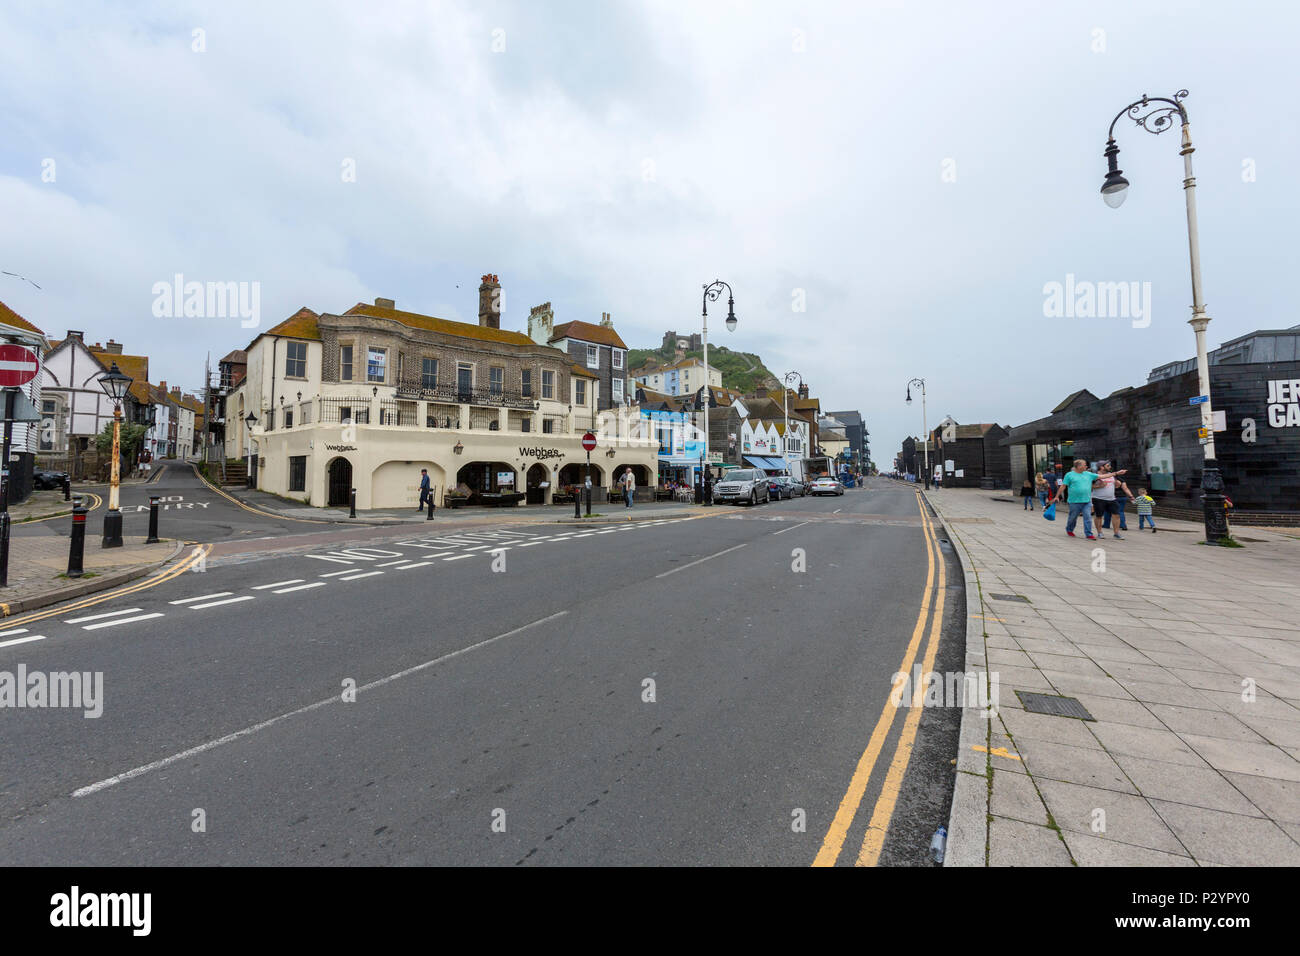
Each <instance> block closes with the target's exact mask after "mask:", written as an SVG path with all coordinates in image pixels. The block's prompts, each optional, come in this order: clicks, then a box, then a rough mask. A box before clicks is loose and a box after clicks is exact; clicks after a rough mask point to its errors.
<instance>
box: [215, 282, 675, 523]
mask: <svg viewBox="0 0 1300 956" xmlns="http://www.w3.org/2000/svg"><path fill="white" fill-rule="evenodd" d="M500 289H501V286H500V282H499V280H498V279H497V277H496V276H495V275H485V276H484V277H483V281H482V284H481V285H480V286H479V314H478V323H477V324H472V323H469V322H458V321H453V320H449V319H442V318H437V317H435V316H430V315H424V314H421V313H417V312H407V311H403V310H401V309H398V308H397V305H396V303H395V302H394V301H393V300H391V299H382V298H381V299H376V300H375V302H374V304H373V305H367V304H357V305H354V306H353V307H352V308H350V309H348V310H347V311H345V312H341V313H321V314H318V313H316V312H313V311H312V310H310V309H306V308H304V309H300V310H299V311H298V312H297V313H295V314H294V315H293V316H291V317H290V318H288V319H286V320H285V321H284V322H281V323H280V324H279V325H277V326H275V327H274V328H272V329H270V330H268V331H267V332H264V333H261V334H260V335H258V336H257V337H256V338H255V339H254V340H253V341H252V342H250V343H249V345H248V347H247V348H246V349H245V350H244V353H245V362H246V365H245V368H246V374H245V376H244V377H243V378H242V379H241V380H240V382H239V383H238V385H237V386H235V387H234V388H232V389H231V390H230V393H229V394H228V395H227V396H226V400H225V409H226V430H225V434H226V455H227V457H228V458H237V457H244V456H251V457H252V460H253V467H252V469H251V471H252V473H253V475H254V476H255V477H254V480H255V482H256V485H257V487H259V488H261V489H263V490H265V491H270V492H273V493H275V494H279V495H283V496H286V497H291V498H296V499H300V500H305V501H307V502H308V503H309V504H313V505H343V504H346V503H347V502H348V500H349V497H350V494H351V491H352V489H354V488H355V489H356V493H357V507H359V508H396V507H408V506H409V507H411V508H414V507H416V503H417V500H418V488H419V481H420V469H422V468H423V469H427V470H428V472H429V476H430V480H431V482H432V484H433V487H434V490H435V494H436V496H437V500H438V502H439V504H440V505H441V504H443V503H444V500H445V498H446V496H447V495H448V494H449V493H450V494H452V495H453V496H454V498H453V499H452V500H451V501H450V503H456V504H459V503H461V502H462V501H463V502H465V503H468V504H470V505H475V504H484V505H500V504H525V503H527V504H546V503H550V502H551V501H552V500H553V499H554V497H555V496H556V495H557V494H560V493H562V492H564V491H566V490H567V489H568V488H569V487H570V486H572V485H573V484H575V483H578V482H580V481H581V480H582V478H583V474H584V468H585V464H586V461H587V455H586V452H585V451H584V450H583V448H582V445H581V438H582V435H583V433H584V432H586V431H587V430H588V429H591V430H593V431H597V432H598V433H600V434H601V435H602V443H601V447H600V448H599V449H598V450H597V451H596V452H595V453H594V454H593V455H592V467H591V474H592V483H593V485H594V486H595V487H596V488H597V489H598V490H600V489H604V488H606V487H608V486H609V485H610V484H611V481H612V479H613V477H614V475H615V473H617V472H621V470H622V468H623V467H631V468H633V470H634V472H635V473H636V474H637V475H638V479H639V481H640V482H641V483H645V482H648V481H649V480H650V478H651V476H652V475H653V474H654V469H655V463H656V453H657V446H656V445H655V443H654V442H653V441H652V440H651V439H650V438H648V437H642V436H641V435H640V434H639V432H638V430H637V429H636V428H634V427H630V426H629V425H628V419H627V416H625V415H623V416H620V415H618V414H616V413H613V412H610V413H606V414H604V415H602V413H601V410H600V409H599V407H598V404H599V390H598V385H599V383H600V377H599V372H598V370H595V369H589V368H588V367H587V366H586V365H585V364H581V365H580V364H577V363H575V362H574V361H573V360H572V358H571V356H570V354H569V353H568V352H567V351H564V350H561V349H559V348H556V347H553V346H551V345H550V344H547V343H539V342H537V341H535V340H534V339H532V338H530V337H529V336H527V335H525V334H523V333H522V332H514V331H509V330H507V329H503V328H501V312H500V308H499V302H500ZM593 426H594V427H593Z"/></svg>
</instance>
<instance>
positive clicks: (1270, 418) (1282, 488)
mask: <svg viewBox="0 0 1300 956" xmlns="http://www.w3.org/2000/svg"><path fill="white" fill-rule="evenodd" d="M1209 365H1210V392H1211V396H1212V398H1213V407H1214V410H1215V417H1216V419H1218V420H1217V421H1216V423H1215V432H1214V443H1215V452H1216V455H1217V456H1218V461H1219V469H1220V471H1221V472H1222V474H1223V480H1224V485H1225V494H1226V495H1227V496H1228V497H1229V498H1230V499H1231V500H1232V502H1233V504H1234V506H1235V508H1234V512H1233V515H1234V518H1235V519H1236V520H1238V521H1243V520H1244V521H1246V522H1247V523H1249V522H1251V521H1257V522H1261V523H1273V522H1277V523H1288V524H1291V523H1300V326H1295V327H1293V328H1290V329H1280V330H1262V331H1258V332H1251V333H1250V334H1249V335H1243V336H1241V337H1240V338H1236V339H1233V340H1232V341H1230V342H1225V343H1224V344H1223V345H1221V346H1220V347H1219V348H1217V349H1215V350H1214V351H1212V352H1210V353H1209ZM1197 394H1198V388H1197V378H1196V360H1195V359H1187V360H1185V361H1181V362H1173V363H1170V364H1168V365H1162V366H1160V367H1159V368H1156V369H1153V370H1152V371H1151V374H1150V375H1149V376H1148V379H1147V384H1145V385H1142V386H1140V387H1138V388H1122V389H1120V390H1119V391H1116V392H1113V393H1111V394H1110V395H1107V396H1106V397H1105V398H1098V397H1097V396H1095V395H1093V394H1092V393H1091V392H1089V391H1087V390H1086V389H1084V390H1081V391H1079V392H1075V393H1074V394H1072V395H1070V396H1069V397H1068V398H1067V399H1066V400H1065V401H1063V402H1062V403H1061V404H1060V405H1058V406H1057V408H1056V409H1055V410H1054V411H1053V413H1052V414H1051V415H1048V416H1047V417H1046V418H1040V419H1038V420H1037V421H1032V422H1027V423H1026V424H1024V425H1017V426H1016V427H1014V428H1012V429H1011V432H1010V434H1009V435H1008V436H1007V438H1006V439H1005V440H1004V443H1005V444H1006V445H1007V446H1008V447H1009V448H1010V450H1011V469H1012V484H1013V485H1019V483H1020V482H1021V481H1022V480H1023V479H1024V477H1025V476H1026V475H1029V476H1030V477H1032V476H1033V473H1034V472H1038V471H1043V470H1045V469H1046V468H1048V467H1052V466H1054V465H1055V463H1056V462H1058V461H1059V462H1062V463H1063V464H1064V465H1065V467H1067V468H1068V467H1069V462H1070V461H1072V460H1073V459H1075V458H1083V459H1085V460H1087V461H1089V462H1092V461H1097V460H1102V459H1111V460H1113V461H1114V462H1115V463H1116V467H1117V468H1127V469H1128V470H1129V474H1128V476H1127V482H1128V484H1129V486H1130V487H1131V488H1133V489H1134V490H1136V488H1137V486H1138V485H1140V484H1142V485H1146V486H1147V487H1148V488H1150V489H1151V495H1152V497H1154V498H1156V499H1157V500H1159V501H1162V503H1165V504H1167V505H1173V506H1181V507H1188V508H1200V507H1201V494H1200V485H1201V470H1202V467H1203V464H1204V449H1203V448H1202V446H1201V442H1200V436H1199V435H1198V434H1197V432H1198V429H1199V428H1200V426H1201V416H1200V409H1199V408H1198V407H1197V406H1196V405H1194V404H1192V403H1191V401H1190V400H1191V399H1192V398H1194V397H1196V396H1197Z"/></svg>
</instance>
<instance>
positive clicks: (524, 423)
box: [519, 415, 533, 432]
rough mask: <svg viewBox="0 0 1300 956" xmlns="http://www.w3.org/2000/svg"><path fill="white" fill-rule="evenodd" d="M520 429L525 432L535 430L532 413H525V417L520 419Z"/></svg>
mask: <svg viewBox="0 0 1300 956" xmlns="http://www.w3.org/2000/svg"><path fill="white" fill-rule="evenodd" d="M519 430H520V431H523V432H530V431H532V430H533V416H532V415H525V416H524V417H523V418H521V419H520V420H519Z"/></svg>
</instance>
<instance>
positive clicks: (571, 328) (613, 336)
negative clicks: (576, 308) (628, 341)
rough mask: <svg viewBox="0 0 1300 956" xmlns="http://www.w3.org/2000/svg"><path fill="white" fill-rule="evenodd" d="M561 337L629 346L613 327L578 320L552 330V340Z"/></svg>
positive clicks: (622, 346) (617, 346)
mask: <svg viewBox="0 0 1300 956" xmlns="http://www.w3.org/2000/svg"><path fill="white" fill-rule="evenodd" d="M559 339H577V340H578V341H580V342H592V343H594V344H596V345H612V346H614V347H615V348H619V349H626V348H627V346H626V345H624V344H623V340H622V339H621V338H619V336H618V333H617V332H615V331H614V329H613V327H607V326H604V325H592V324H591V323H590V322H579V321H576V320H575V321H573V322H565V323H563V324H562V325H557V326H556V327H555V329H554V331H552V332H551V339H550V341H552V342H555V341H558V340H559Z"/></svg>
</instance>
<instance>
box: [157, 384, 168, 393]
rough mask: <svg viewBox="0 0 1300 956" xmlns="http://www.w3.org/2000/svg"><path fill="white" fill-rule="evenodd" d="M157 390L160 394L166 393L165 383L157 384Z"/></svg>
mask: <svg viewBox="0 0 1300 956" xmlns="http://www.w3.org/2000/svg"><path fill="white" fill-rule="evenodd" d="M158 390H159V391H160V392H165V391H167V383H166V382H159V383H158Z"/></svg>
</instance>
